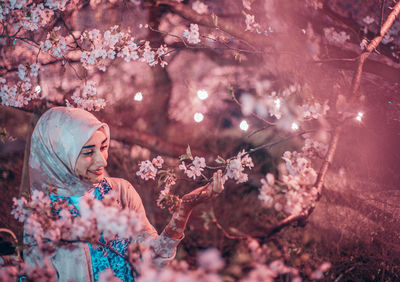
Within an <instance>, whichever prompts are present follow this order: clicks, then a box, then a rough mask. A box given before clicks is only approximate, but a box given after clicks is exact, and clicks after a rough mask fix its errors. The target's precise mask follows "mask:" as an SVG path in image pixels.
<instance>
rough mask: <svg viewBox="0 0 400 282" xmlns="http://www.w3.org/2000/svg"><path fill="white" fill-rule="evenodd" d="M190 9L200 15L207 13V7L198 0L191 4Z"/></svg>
mask: <svg viewBox="0 0 400 282" xmlns="http://www.w3.org/2000/svg"><path fill="white" fill-rule="evenodd" d="M192 9H193V10H195V11H196V12H197V13H198V14H200V15H202V14H206V13H208V7H207V5H206V4H204V3H203V2H201V1H199V0H196V1H194V2H193V3H192Z"/></svg>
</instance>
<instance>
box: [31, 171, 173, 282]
mask: <svg viewBox="0 0 400 282" xmlns="http://www.w3.org/2000/svg"><path fill="white" fill-rule="evenodd" d="M106 179H107V181H108V183H110V185H111V187H112V189H113V191H115V192H116V195H118V199H119V200H120V203H121V205H122V208H129V209H131V210H134V211H135V212H136V213H137V214H138V215H139V220H140V222H141V223H142V226H143V229H142V231H141V232H140V234H139V235H138V236H137V237H135V238H133V242H138V243H142V244H148V245H151V246H152V247H153V249H154V256H155V263H156V264H158V265H163V264H165V263H167V262H169V261H171V260H173V259H174V257H175V254H176V247H177V245H178V244H179V242H180V240H173V239H171V238H169V237H167V236H165V235H164V234H163V233H161V235H158V234H157V231H156V230H155V228H154V227H153V226H152V225H151V224H150V222H149V221H148V219H147V217H146V212H145V210H144V207H143V203H142V200H141V198H140V196H139V194H138V193H137V192H136V190H135V188H133V186H132V185H131V184H130V183H129V182H128V181H126V180H124V179H122V178H106ZM24 241H25V242H26V243H29V242H32V239H30V237H28V236H24ZM29 245H30V244H29ZM77 246H78V247H76V248H73V249H68V248H66V247H65V248H64V247H62V248H58V249H57V250H56V252H55V254H54V256H53V257H52V258H51V262H52V264H53V266H54V268H55V270H56V273H57V280H58V281H61V282H64V281H65V282H66V281H71V280H74V281H77V282H80V281H82V282H83V281H85V282H86V281H94V279H93V271H92V262H91V256H90V250H89V246H88V244H87V243H77ZM24 259H25V262H27V263H28V264H30V265H31V266H34V265H35V264H41V263H40V260H41V259H40V257H39V256H38V253H37V251H36V250H35V248H30V249H27V250H25V251H24Z"/></svg>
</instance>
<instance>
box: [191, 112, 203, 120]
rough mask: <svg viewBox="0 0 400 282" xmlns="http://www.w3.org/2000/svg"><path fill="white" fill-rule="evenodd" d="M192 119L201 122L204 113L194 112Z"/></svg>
mask: <svg viewBox="0 0 400 282" xmlns="http://www.w3.org/2000/svg"><path fill="white" fill-rule="evenodd" d="M193 119H194V121H195V122H202V121H203V119H204V115H203V114H202V113H195V114H194V117H193Z"/></svg>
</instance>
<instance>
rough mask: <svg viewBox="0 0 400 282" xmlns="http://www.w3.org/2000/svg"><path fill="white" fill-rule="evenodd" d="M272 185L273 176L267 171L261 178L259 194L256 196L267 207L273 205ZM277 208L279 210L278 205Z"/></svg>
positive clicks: (273, 183) (273, 190)
mask: <svg viewBox="0 0 400 282" xmlns="http://www.w3.org/2000/svg"><path fill="white" fill-rule="evenodd" d="M274 185H275V177H274V175H273V174H272V173H267V175H266V176H265V178H263V179H261V187H260V194H259V195H258V198H259V199H260V200H261V202H262V203H263V205H264V206H265V207H267V208H271V207H272V206H273V205H274V197H275V193H276V191H275V186H274ZM277 204H278V202H277ZM279 205H280V204H279ZM275 209H276V208H275ZM277 210H279V207H278V209H277Z"/></svg>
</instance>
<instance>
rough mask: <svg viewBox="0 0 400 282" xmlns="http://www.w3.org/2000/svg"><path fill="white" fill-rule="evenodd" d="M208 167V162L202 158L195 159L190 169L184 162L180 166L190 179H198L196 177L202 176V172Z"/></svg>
mask: <svg viewBox="0 0 400 282" xmlns="http://www.w3.org/2000/svg"><path fill="white" fill-rule="evenodd" d="M205 167H206V161H205V159H204V158H202V157H197V156H196V157H194V160H193V162H192V163H191V164H190V166H189V168H187V167H186V164H185V162H182V163H181V164H180V165H179V169H180V170H183V172H184V173H185V174H186V175H187V177H189V178H193V179H196V177H199V176H201V173H202V171H203V170H204V168H205Z"/></svg>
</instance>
